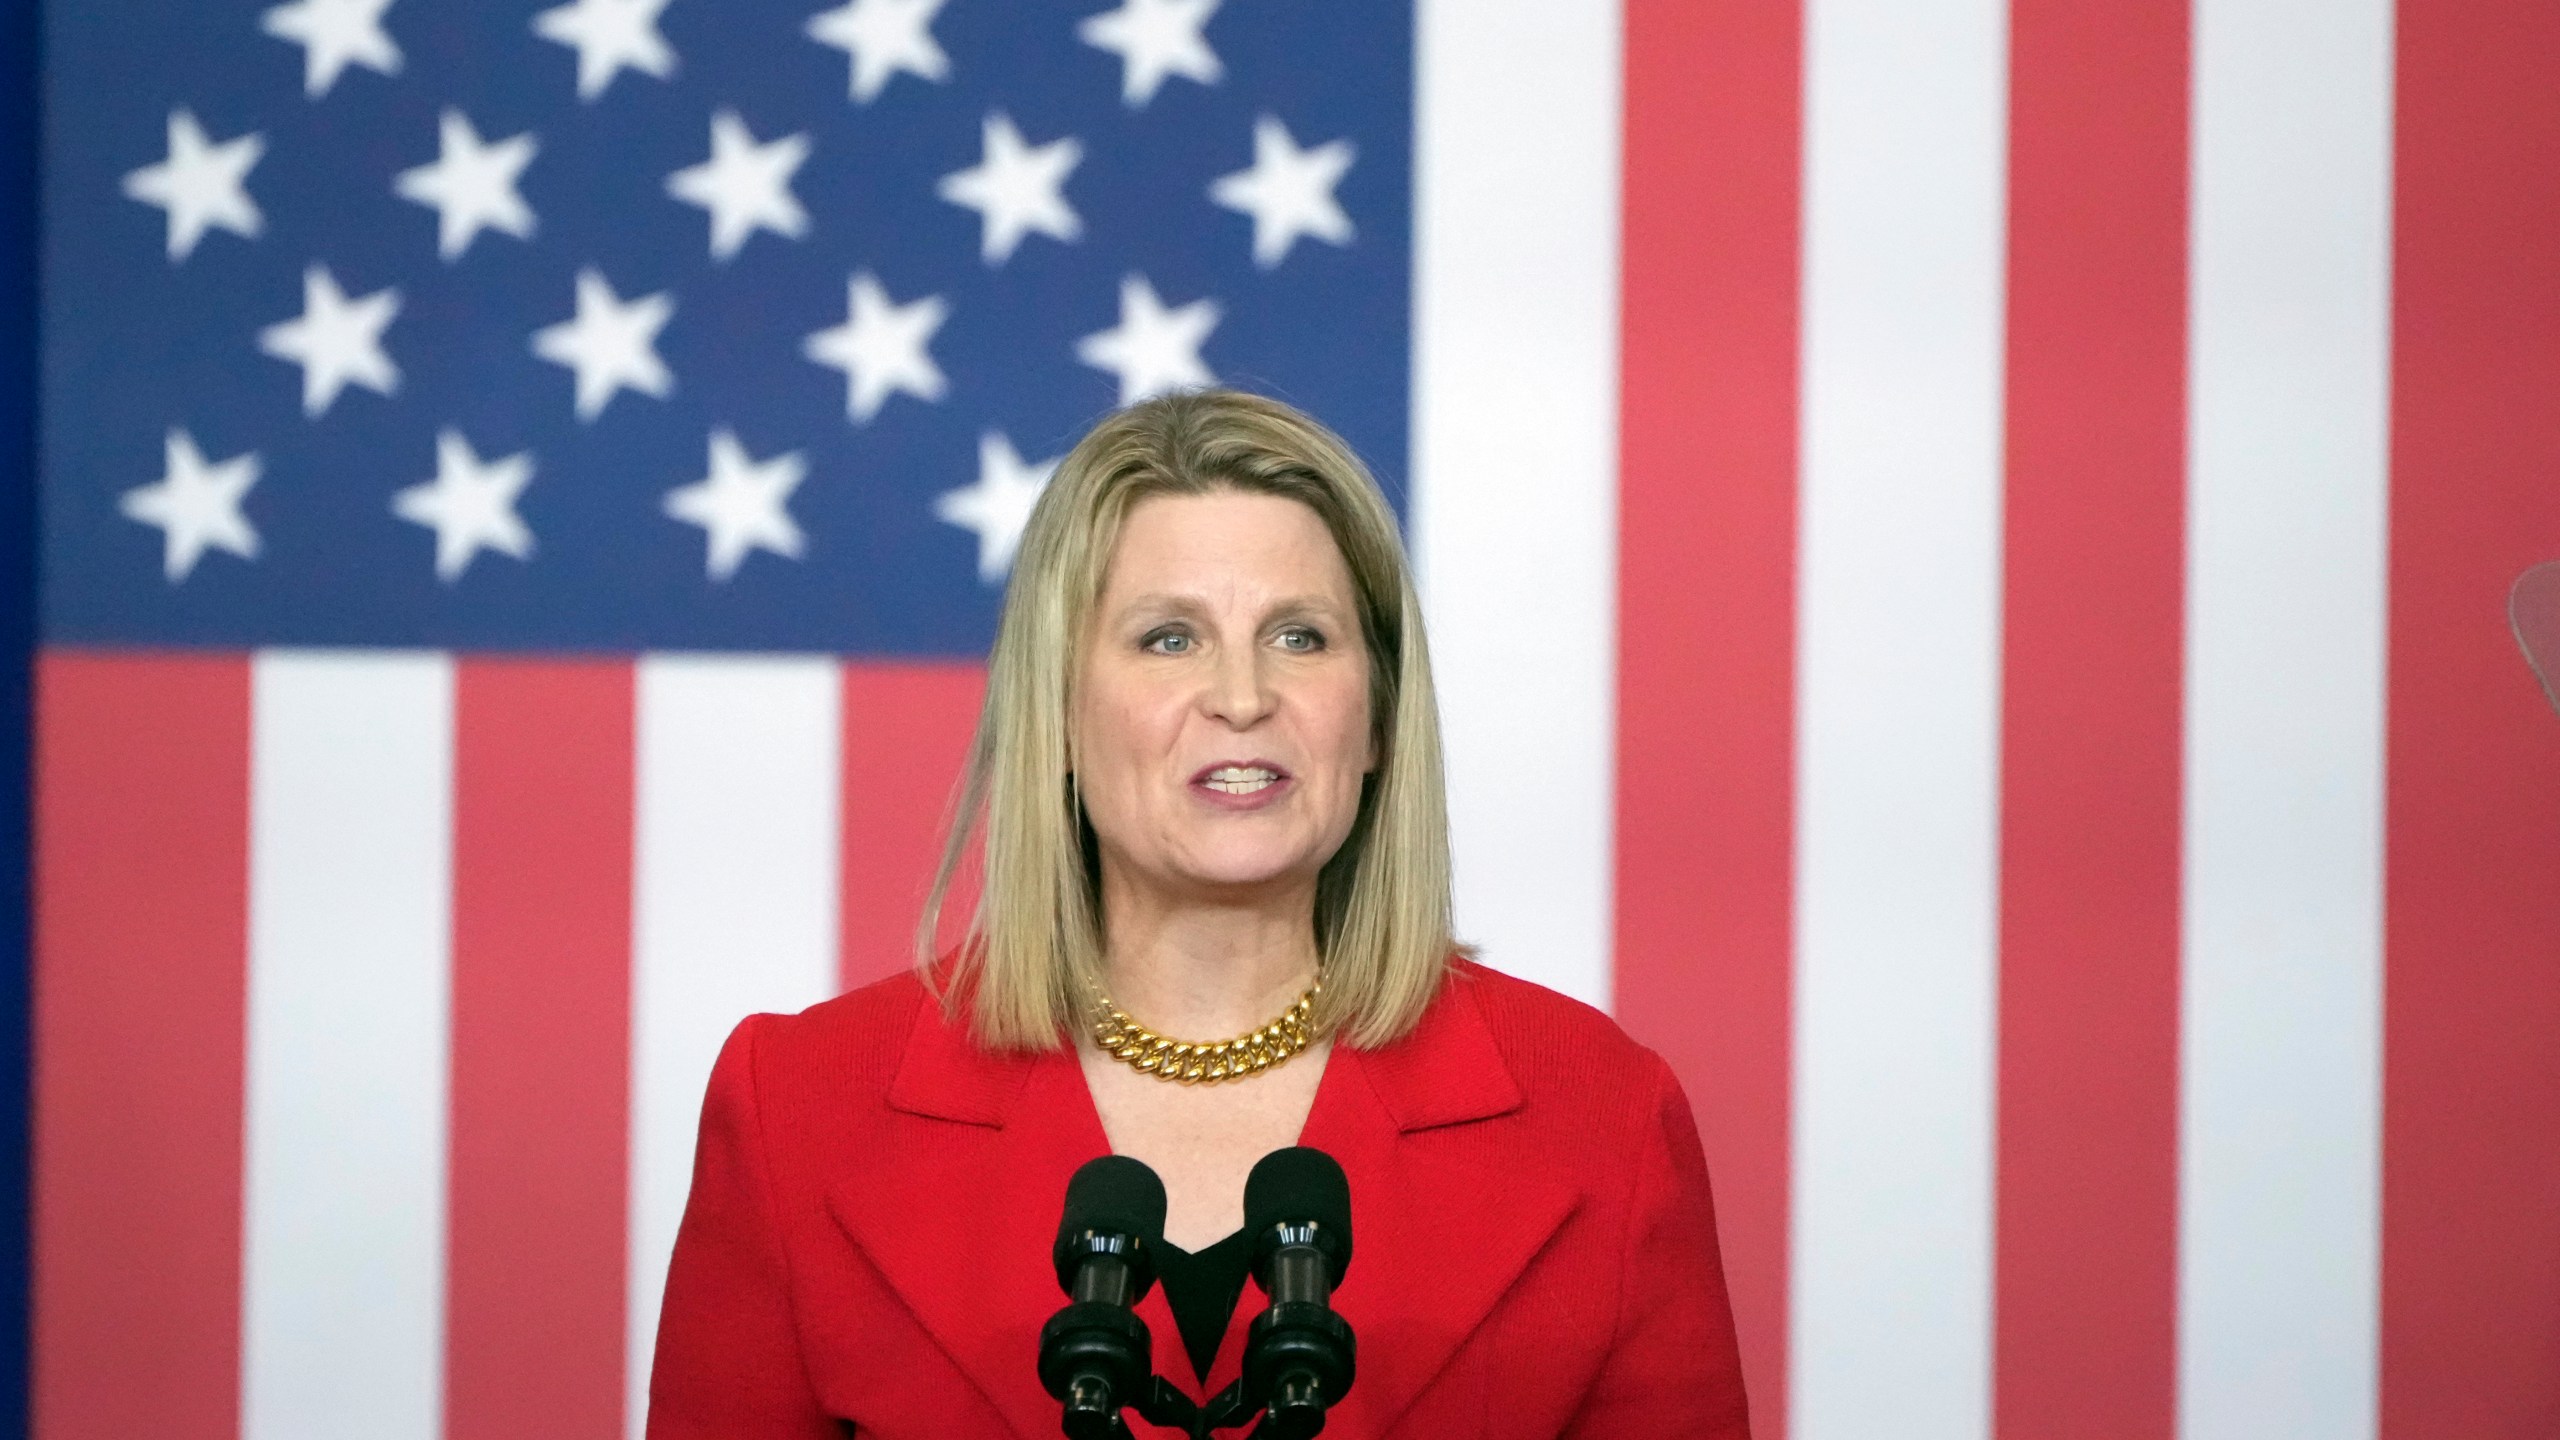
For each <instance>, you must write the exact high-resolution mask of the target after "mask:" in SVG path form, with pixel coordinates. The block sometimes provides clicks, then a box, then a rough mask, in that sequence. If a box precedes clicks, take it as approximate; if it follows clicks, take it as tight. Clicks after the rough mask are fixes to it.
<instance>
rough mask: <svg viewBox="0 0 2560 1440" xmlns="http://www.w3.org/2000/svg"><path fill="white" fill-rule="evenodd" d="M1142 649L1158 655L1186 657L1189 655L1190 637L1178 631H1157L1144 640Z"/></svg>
mask: <svg viewBox="0 0 2560 1440" xmlns="http://www.w3.org/2000/svg"><path fill="white" fill-rule="evenodd" d="M1144 648H1146V649H1149V650H1152V651H1154V652H1155V653H1157V654H1158V655H1188V654H1190V653H1191V637H1190V636H1188V635H1185V634H1183V633H1182V632H1181V631H1179V630H1159V631H1157V632H1156V633H1155V634H1153V635H1150V636H1148V637H1147V638H1146V640H1145V642H1144Z"/></svg>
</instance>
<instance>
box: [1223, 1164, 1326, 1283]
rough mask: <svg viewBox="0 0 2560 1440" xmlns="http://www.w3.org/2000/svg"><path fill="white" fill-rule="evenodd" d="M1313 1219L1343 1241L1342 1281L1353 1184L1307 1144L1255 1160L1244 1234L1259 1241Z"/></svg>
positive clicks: (1249, 1178) (1246, 1199)
mask: <svg viewBox="0 0 2560 1440" xmlns="http://www.w3.org/2000/svg"><path fill="white" fill-rule="evenodd" d="M1310 1220H1312V1221H1314V1222H1315V1223H1316V1225H1317V1226H1318V1227H1320V1231H1321V1233H1323V1234H1325V1235H1327V1236H1330V1237H1332V1238H1333V1239H1335V1240H1338V1241H1339V1242H1340V1245H1341V1249H1340V1251H1339V1253H1336V1254H1335V1255H1334V1256H1333V1272H1334V1276H1335V1278H1336V1280H1337V1281H1338V1280H1339V1279H1340V1277H1341V1275H1342V1272H1343V1271H1345V1270H1347V1269H1349V1268H1350V1267H1351V1181H1350V1178H1349V1177H1347V1176H1345V1175H1344V1174H1343V1173H1342V1166H1341V1165H1340V1164H1339V1163H1337V1162H1336V1161H1335V1160H1334V1158H1333V1157H1332V1156H1330V1155H1327V1154H1326V1153H1324V1152H1323V1151H1321V1150H1317V1149H1313V1148H1311V1147H1309V1146H1305V1145H1292V1146H1290V1147H1289V1148H1288V1149H1286V1150H1274V1151H1272V1152H1271V1153H1270V1154H1268V1155H1265V1156H1263V1157H1262V1158H1261V1159H1260V1160H1258V1161H1255V1162H1254V1166H1253V1173H1252V1174H1250V1175H1247V1176H1246V1177H1245V1180H1244V1228H1245V1230H1246V1232H1247V1233H1249V1234H1251V1235H1254V1236H1256V1237H1260V1236H1262V1235H1265V1234H1267V1233H1269V1232H1270V1230H1271V1228H1272V1227H1273V1226H1275V1225H1298V1224H1304V1223H1306V1222H1308V1221H1310ZM1258 1243H1259V1240H1258V1239H1257V1244H1258ZM1328 1248H1330V1247H1328Z"/></svg>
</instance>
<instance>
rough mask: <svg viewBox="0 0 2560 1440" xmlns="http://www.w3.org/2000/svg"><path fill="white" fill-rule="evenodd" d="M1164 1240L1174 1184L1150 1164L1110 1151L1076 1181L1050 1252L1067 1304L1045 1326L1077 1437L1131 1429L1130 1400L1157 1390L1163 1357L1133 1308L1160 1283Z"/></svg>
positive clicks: (1050, 1360)
mask: <svg viewBox="0 0 2560 1440" xmlns="http://www.w3.org/2000/svg"><path fill="white" fill-rule="evenodd" d="M1163 1243H1164V1182H1163V1181H1162V1180H1160V1179H1158V1178H1156V1172H1155V1171H1153V1170H1150V1169H1148V1168H1147V1167H1146V1165H1145V1164H1143V1163H1141V1162H1139V1161H1136V1160H1132V1159H1130V1158H1128V1157H1127V1156H1125V1155H1105V1156H1103V1157H1102V1158H1101V1159H1098V1160H1092V1161H1088V1162H1086V1164H1085V1165H1084V1167H1083V1168H1082V1169H1080V1170H1078V1171H1076V1173H1075V1176H1074V1178H1072V1179H1070V1180H1068V1181H1067V1204H1066V1213H1065V1215H1064V1216H1063V1218H1061V1219H1060V1220H1059V1222H1058V1243H1057V1244H1056V1246H1055V1247H1053V1249H1052V1250H1051V1255H1050V1258H1051V1259H1052V1260H1053V1261H1054V1262H1055V1263H1056V1265H1057V1269H1058V1288H1059V1289H1061V1290H1064V1291H1066V1292H1067V1307H1066V1308H1065V1309H1063V1310H1060V1311H1059V1312H1058V1313H1057V1314H1056V1315H1053V1316H1051V1317H1050V1319H1049V1323H1048V1324H1046V1325H1044V1326H1042V1327H1040V1383H1041V1384H1042V1385H1043V1386H1045V1387H1047V1389H1048V1391H1049V1393H1050V1394H1051V1395H1053V1396H1055V1397H1057V1398H1058V1400H1059V1401H1060V1402H1062V1403H1063V1405H1064V1407H1065V1409H1064V1412H1063V1414H1062V1415H1061V1417H1060V1425H1061V1427H1062V1428H1063V1429H1064V1431H1065V1433H1066V1434H1067V1435H1069V1436H1071V1437H1073V1440H1105V1437H1108V1436H1115V1435H1124V1434H1126V1433H1127V1429H1126V1426H1125V1425H1124V1424H1123V1422H1122V1421H1121V1419H1120V1409H1121V1407H1122V1406H1124V1405H1138V1404H1142V1403H1144V1402H1145V1400H1146V1398H1147V1397H1148V1387H1149V1385H1150V1383H1151V1382H1152V1381H1153V1380H1154V1378H1155V1361H1154V1356H1153V1354H1152V1352H1151V1350H1150V1348H1149V1339H1148V1335H1147V1327H1146V1323H1145V1322H1144V1321H1142V1320H1140V1319H1139V1318H1138V1317H1137V1316H1136V1315H1135V1314H1133V1313H1131V1310H1130V1307H1132V1306H1134V1305H1136V1304H1137V1303H1138V1302H1139V1301H1140V1300H1142V1299H1144V1298H1146V1294H1147V1291H1148V1290H1150V1289H1152V1288H1153V1287H1154V1285H1155V1283H1156V1263H1155V1247H1157V1246H1159V1245H1162V1244H1163Z"/></svg>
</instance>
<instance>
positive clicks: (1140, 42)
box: [1076, 0, 1227, 109]
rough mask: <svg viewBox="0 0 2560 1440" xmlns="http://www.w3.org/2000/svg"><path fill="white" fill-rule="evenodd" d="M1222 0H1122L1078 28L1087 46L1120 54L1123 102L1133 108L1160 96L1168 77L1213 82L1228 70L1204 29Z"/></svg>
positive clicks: (1077, 30)
mask: <svg viewBox="0 0 2560 1440" xmlns="http://www.w3.org/2000/svg"><path fill="white" fill-rule="evenodd" d="M1217 13H1218V0H1120V8H1119V9H1117V10H1106V11H1104V12H1102V13H1101V14H1099V15H1088V16H1086V17H1085V20H1084V23H1083V24H1081V25H1078V26H1077V27H1076V34H1077V36H1078V37H1080V38H1081V39H1082V40H1083V41H1084V43H1086V44H1087V45H1091V46H1094V47H1096V48H1098V49H1103V50H1109V51H1111V52H1112V53H1114V54H1116V55H1118V56H1119V57H1120V100H1121V103H1123V104H1125V105H1128V106H1129V107H1130V108H1132V109H1135V108H1137V107H1139V106H1142V105H1144V104H1146V103H1147V102H1148V101H1150V100H1153V99H1154V98H1156V90H1157V89H1158V87H1160V86H1162V85H1163V84H1164V82H1165V79H1166V77H1167V76H1172V75H1179V76H1181V77H1182V78H1184V79H1185V80H1197V81H1199V82H1200V83H1201V84H1203V85H1215V84H1217V83H1218V81H1219V80H1220V79H1221V78H1222V77H1224V76H1225V74H1226V73H1227V72H1226V70H1225V68H1224V67H1222V66H1221V65H1219V64H1218V52H1216V51H1214V50H1212V49H1210V48H1209V42H1208V41H1207V40H1206V39H1203V38H1202V37H1201V34H1200V27H1201V26H1203V25H1206V24H1208V23H1209V17H1210V16H1212V15H1215V14H1217Z"/></svg>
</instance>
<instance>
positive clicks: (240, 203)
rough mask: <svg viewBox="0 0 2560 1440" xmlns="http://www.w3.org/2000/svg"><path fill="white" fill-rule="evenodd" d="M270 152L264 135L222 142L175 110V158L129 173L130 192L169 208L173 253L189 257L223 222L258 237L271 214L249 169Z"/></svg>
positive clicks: (172, 124)
mask: <svg viewBox="0 0 2560 1440" xmlns="http://www.w3.org/2000/svg"><path fill="white" fill-rule="evenodd" d="M266 153H267V141H266V137H265V136H263V135H255V134H252V135H243V136H241V137H239V138H238V139H236V140H225V141H223V142H222V143H221V144H219V145H216V144H214V143H213V142H212V141H211V140H210V139H208V138H206V136H205V133H204V127H203V126H201V125H198V124H197V123H196V117H195V115H194V114H193V113H192V112H190V111H186V110H172V111H170V112H169V158H168V159H166V160H163V161H161V162H160V163H159V164H157V165H145V166H143V167H142V168H141V169H139V170H136V171H134V172H133V173H131V174H129V175H127V176H125V177H124V193H125V194H126V195H128V196H130V197H132V198H133V199H136V200H139V201H141V202H142V203H144V204H146V205H157V206H159V207H160V208H161V209H163V210H166V211H168V212H169V258H170V259H171V260H172V261H177V260H184V259H186V258H187V256H188V255H190V254H192V253H193V252H194V250H195V248H196V242H197V241H199V240H202V239H203V238H204V232H205V231H207V230H209V229H213V228H215V227H217V226H218V227H220V228H221V229H224V230H228V231H230V232H231V233H232V234H234V235H239V236H242V237H245V238H247V239H251V240H255V239H257V238H258V232H259V231H261V230H263V229H265V228H266V217H265V216H263V215H260V214H259V213H258V204H257V202H256V201H254V200H251V199H250V198H249V191H248V189H247V186H246V185H245V184H244V183H243V182H245V181H246V180H247V179H248V178H249V169H250V167H251V166H253V165H256V164H257V163H258V157H259V156H261V155H264V154H266Z"/></svg>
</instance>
